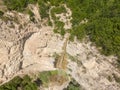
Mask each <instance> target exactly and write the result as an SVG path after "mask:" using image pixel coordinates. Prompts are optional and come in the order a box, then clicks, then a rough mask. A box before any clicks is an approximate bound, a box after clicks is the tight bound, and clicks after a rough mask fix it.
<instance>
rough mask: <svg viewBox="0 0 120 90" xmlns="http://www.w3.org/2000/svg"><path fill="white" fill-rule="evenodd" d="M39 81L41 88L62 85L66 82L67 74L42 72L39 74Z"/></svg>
mask: <svg viewBox="0 0 120 90" xmlns="http://www.w3.org/2000/svg"><path fill="white" fill-rule="evenodd" d="M39 79H40V80H41V81H42V84H43V86H45V87H47V86H48V85H49V84H50V83H58V84H60V85H61V84H63V83H64V82H66V81H67V80H68V77H67V74H66V73H65V72H64V71H60V70H59V71H58V70H54V71H44V72H41V73H40V74H39Z"/></svg>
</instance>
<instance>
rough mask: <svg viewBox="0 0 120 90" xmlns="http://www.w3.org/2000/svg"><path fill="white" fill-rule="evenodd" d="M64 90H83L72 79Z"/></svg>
mask: <svg viewBox="0 0 120 90" xmlns="http://www.w3.org/2000/svg"><path fill="white" fill-rule="evenodd" d="M63 90H83V89H82V87H81V86H80V84H78V83H77V82H76V81H75V80H74V79H72V80H71V81H70V83H69V85H68V86H67V88H64V89H63Z"/></svg>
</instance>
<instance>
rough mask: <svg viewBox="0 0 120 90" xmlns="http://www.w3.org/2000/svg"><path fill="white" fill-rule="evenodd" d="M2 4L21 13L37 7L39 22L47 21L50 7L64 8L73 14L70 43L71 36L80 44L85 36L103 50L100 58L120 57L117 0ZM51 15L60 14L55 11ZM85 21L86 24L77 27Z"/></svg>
mask: <svg viewBox="0 0 120 90" xmlns="http://www.w3.org/2000/svg"><path fill="white" fill-rule="evenodd" d="M4 3H5V5H7V7H8V10H17V11H20V12H21V11H24V10H25V9H26V7H27V5H28V4H30V3H32V4H35V3H38V4H39V7H40V14H41V16H42V18H49V15H48V11H49V9H50V6H56V7H58V6H60V5H61V4H66V5H67V6H68V7H69V8H70V9H71V10H72V17H73V19H72V20H71V22H72V24H73V27H72V29H71V30H69V33H71V37H70V39H71V40H73V38H74V36H77V38H78V39H79V40H82V39H83V38H84V37H85V36H86V35H88V36H89V38H90V40H91V41H92V42H94V43H95V44H96V45H97V46H98V47H101V48H102V49H101V50H100V51H101V53H102V54H105V55H115V56H118V57H120V0H4ZM58 9H59V8H58ZM54 11H55V12H58V11H59V10H57V8H56V10H54ZM85 18H86V19H87V20H88V22H87V23H86V24H80V22H81V21H82V20H84V19H85ZM58 23H61V22H58ZM60 25H62V24H60ZM62 26H63V25H62ZM56 29H59V28H56ZM62 29H63V28H62ZM55 32H57V30H56V31H55ZM61 33H62V35H64V34H65V31H64V30H61Z"/></svg>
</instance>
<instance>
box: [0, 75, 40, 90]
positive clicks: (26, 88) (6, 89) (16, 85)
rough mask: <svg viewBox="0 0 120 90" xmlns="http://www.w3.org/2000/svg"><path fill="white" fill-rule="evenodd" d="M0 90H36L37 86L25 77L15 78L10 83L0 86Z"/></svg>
mask: <svg viewBox="0 0 120 90" xmlns="http://www.w3.org/2000/svg"><path fill="white" fill-rule="evenodd" d="M0 90H38V88H37V84H36V83H35V82H33V81H32V79H31V78H30V77H29V76H28V75H25V76H24V77H23V78H21V77H19V76H16V77H14V78H13V79H12V80H11V81H9V82H7V83H5V84H3V85H1V86H0Z"/></svg>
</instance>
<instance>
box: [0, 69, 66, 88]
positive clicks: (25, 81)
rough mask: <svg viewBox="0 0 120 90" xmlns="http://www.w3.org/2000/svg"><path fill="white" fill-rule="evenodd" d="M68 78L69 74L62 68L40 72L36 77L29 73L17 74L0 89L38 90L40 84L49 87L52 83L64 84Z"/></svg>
mask: <svg viewBox="0 0 120 90" xmlns="http://www.w3.org/2000/svg"><path fill="white" fill-rule="evenodd" d="M67 80H68V76H67V74H66V73H65V72H64V71H62V70H59V71H58V70H54V71H44V72H40V73H39V75H38V77H36V79H34V78H31V77H30V76H28V75H25V76H24V77H20V76H16V77H14V78H13V79H12V80H10V81H9V82H7V83H5V84H3V85H1V86H0V90H38V89H39V87H40V86H43V87H47V86H48V85H49V84H50V83H53V84H54V83H55V84H57V85H62V84H63V83H65V82H66V81H67Z"/></svg>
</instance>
